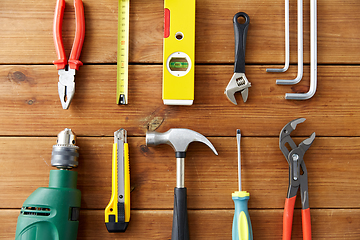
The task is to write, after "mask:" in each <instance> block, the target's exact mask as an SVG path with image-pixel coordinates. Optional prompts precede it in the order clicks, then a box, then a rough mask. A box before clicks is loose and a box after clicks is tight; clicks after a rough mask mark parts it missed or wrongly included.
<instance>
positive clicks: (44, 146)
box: [0, 130, 360, 209]
mask: <svg viewBox="0 0 360 240" xmlns="http://www.w3.org/2000/svg"><path fill="white" fill-rule="evenodd" d="M234 133H235V130H234ZM209 139H210V141H211V142H212V143H213V144H214V146H215V148H216V149H217V151H218V153H219V156H215V155H214V154H213V153H212V152H211V150H210V149H208V147H206V146H205V145H203V144H200V143H192V144H191V145H190V146H189V149H188V152H187V158H186V168H185V169H186V170H185V186H186V187H187V188H188V208H189V209H232V208H233V202H232V199H231V193H232V192H234V191H236V190H237V149H236V140H235V134H234V137H233V138H224V137H221V138H209ZM302 139H304V138H296V140H297V142H300V141H302ZM278 141H279V140H278V138H247V137H246V138H243V140H242V172H243V174H242V178H243V179H242V185H243V189H244V190H247V191H249V192H250V194H251V201H249V208H251V209H274V208H283V206H284V201H285V197H286V193H287V187H288V164H287V162H286V159H285V158H284V156H283V155H282V153H281V151H280V150H279V147H278ZM55 142H56V138H54V137H52V138H32V137H31V138H29V137H26V138H18V137H17V138H0V152H2V154H1V155H0V165H1V166H4V167H2V168H1V169H0V183H1V184H0V192H1V193H2V194H1V195H0V203H1V205H0V208H20V207H21V206H22V203H23V202H24V201H25V199H26V198H27V197H28V196H29V195H30V194H31V193H32V192H33V191H34V190H35V189H37V188H38V187H42V186H47V185H48V181H49V180H48V178H49V170H51V169H54V168H52V167H51V161H50V160H51V150H52V145H53V144H55ZM112 142H113V138H110V137H107V138H88V137H86V138H83V137H80V138H78V141H77V144H78V145H79V147H80V159H79V167H78V169H76V171H78V173H79V177H78V188H79V189H80V190H81V192H82V208H89V209H103V208H104V207H105V206H106V205H107V203H108V202H109V200H110V194H111V149H112ZM129 145H130V165H131V166H130V168H131V186H132V188H133V191H132V193H131V207H132V208H133V209H172V208H173V191H174V190H173V189H174V187H175V185H176V182H175V181H176V163H175V156H174V155H175V154H174V151H173V150H172V149H171V147H169V146H166V145H162V146H159V147H156V148H147V147H146V146H145V138H142V137H141V138H139V137H136V138H133V137H132V138H129ZM359 149H360V139H359V138H321V137H318V138H316V139H315V141H314V143H313V146H311V148H310V150H308V152H306V154H305V158H304V159H305V163H306V166H307V169H308V178H309V198H310V201H309V202H310V207H311V208H359V200H358V199H359V198H360V192H359V191H356V190H355V189H356V188H357V186H358V184H359V180H358V178H357V175H358V172H359V171H360V166H359V164H357V156H358V155H359V154H360V150H359ZM344 156H346V157H345V158H344ZM9 180H10V181H9ZM29 180H30V181H29ZM298 198H299V199H298V201H297V204H296V207H298V208H300V207H301V205H300V195H299V197H298ZM210 199H211V200H210ZM205 203H206V204H205Z"/></svg>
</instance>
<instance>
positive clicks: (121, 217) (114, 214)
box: [105, 143, 130, 232]
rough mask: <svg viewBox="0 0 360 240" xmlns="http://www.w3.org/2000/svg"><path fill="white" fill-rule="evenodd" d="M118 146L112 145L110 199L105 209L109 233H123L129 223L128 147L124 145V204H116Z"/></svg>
mask: <svg viewBox="0 0 360 240" xmlns="http://www.w3.org/2000/svg"><path fill="white" fill-rule="evenodd" d="M117 150H118V146H117V143H114V144H113V153H112V193H111V199H110V202H109V204H108V205H107V207H106V208H105V224H106V228H107V230H108V231H109V232H125V230H126V228H127V226H128V224H129V221H130V168H129V147H128V144H127V143H124V166H123V169H124V181H123V182H122V183H123V184H124V189H125V194H124V196H123V197H124V203H120V202H118V174H117V169H118V166H117V164H118V161H117V160H118V156H117V154H118V153H117Z"/></svg>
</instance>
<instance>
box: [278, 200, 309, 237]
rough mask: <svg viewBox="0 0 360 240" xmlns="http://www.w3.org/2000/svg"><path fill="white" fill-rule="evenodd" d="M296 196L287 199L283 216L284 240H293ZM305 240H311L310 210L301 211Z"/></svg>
mask: <svg viewBox="0 0 360 240" xmlns="http://www.w3.org/2000/svg"><path fill="white" fill-rule="evenodd" d="M295 200H296V196H295V197H292V198H286V200H285V207H284V216H283V238H282V239H283V240H291V231H292V222H293V215H294V206H295ZM301 217H302V231H303V239H304V240H311V218H310V208H307V209H301Z"/></svg>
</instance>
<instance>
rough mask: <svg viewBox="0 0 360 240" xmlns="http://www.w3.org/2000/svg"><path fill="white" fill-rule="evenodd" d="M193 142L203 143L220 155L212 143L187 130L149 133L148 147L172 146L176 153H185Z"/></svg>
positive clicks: (147, 137) (173, 129)
mask: <svg viewBox="0 0 360 240" xmlns="http://www.w3.org/2000/svg"><path fill="white" fill-rule="evenodd" d="M192 142H202V143H204V144H206V145H207V146H208V147H209V148H210V149H211V150H213V152H214V153H215V154H216V155H218V153H217V152H216V150H215V148H214V146H213V145H212V144H211V142H210V141H209V140H208V139H207V138H206V137H204V136H203V135H201V134H200V133H198V132H195V131H193V130H190V129H185V128H172V129H170V130H169V131H167V132H165V133H158V132H147V133H146V145H147V146H156V145H159V144H164V143H165V144H168V145H170V146H171V147H172V148H173V149H174V150H175V152H176V153H185V152H186V150H187V148H188V146H189V144H190V143H192Z"/></svg>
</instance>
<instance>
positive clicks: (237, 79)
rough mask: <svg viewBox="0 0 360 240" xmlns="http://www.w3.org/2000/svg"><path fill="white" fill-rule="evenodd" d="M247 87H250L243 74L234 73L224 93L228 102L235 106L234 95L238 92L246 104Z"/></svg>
mask: <svg viewBox="0 0 360 240" xmlns="http://www.w3.org/2000/svg"><path fill="white" fill-rule="evenodd" d="M249 87H251V83H250V82H249V81H248V80H247V78H246V76H245V73H234V75H233V76H232V78H231V80H230V82H229V84H228V85H227V87H226V89H225V92H224V93H225V94H226V97H227V98H228V99H229V100H230V102H232V103H233V104H235V105H237V102H236V99H235V93H236V92H239V91H240V92H241V96H242V98H243V100H244V102H246V101H247V99H248V95H249Z"/></svg>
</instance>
